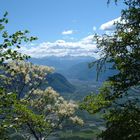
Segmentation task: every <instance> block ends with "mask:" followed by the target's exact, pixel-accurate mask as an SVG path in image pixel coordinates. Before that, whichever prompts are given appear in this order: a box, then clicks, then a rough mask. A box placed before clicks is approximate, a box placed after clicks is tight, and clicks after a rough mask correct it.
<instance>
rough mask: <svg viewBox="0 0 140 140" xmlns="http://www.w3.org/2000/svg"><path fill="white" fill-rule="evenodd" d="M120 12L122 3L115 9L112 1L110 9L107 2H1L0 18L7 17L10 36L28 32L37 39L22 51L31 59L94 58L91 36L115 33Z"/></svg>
mask: <svg viewBox="0 0 140 140" xmlns="http://www.w3.org/2000/svg"><path fill="white" fill-rule="evenodd" d="M122 8H124V5H123V3H122V2H121V0H120V1H119V2H118V4H117V5H115V3H114V2H113V0H112V2H111V3H110V5H107V0H0V9H1V10H0V15H1V16H2V14H3V13H4V12H5V11H8V13H9V15H8V18H9V24H8V25H7V30H8V31H9V32H10V33H13V32H15V31H17V30H25V29H28V30H29V31H30V34H31V35H34V36H37V37H38V40H37V41H36V42H34V43H33V44H27V45H26V46H24V47H23V48H22V52H23V53H27V54H29V55H31V56H33V57H45V56H51V55H56V56H65V55H72V56H92V55H94V51H96V49H97V48H96V44H95V43H94V42H93V34H94V33H98V34H102V33H103V32H108V31H110V30H112V29H114V27H113V26H112V25H113V21H114V19H115V20H118V19H119V17H120V15H121V10H122ZM95 55H96V54H95ZM95 57H98V56H95Z"/></svg>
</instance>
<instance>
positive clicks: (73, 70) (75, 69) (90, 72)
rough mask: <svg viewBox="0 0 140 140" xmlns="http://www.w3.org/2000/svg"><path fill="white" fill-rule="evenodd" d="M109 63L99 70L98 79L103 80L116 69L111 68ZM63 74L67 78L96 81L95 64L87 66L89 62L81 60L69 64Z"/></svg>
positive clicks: (114, 72)
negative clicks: (80, 61) (103, 69)
mask: <svg viewBox="0 0 140 140" xmlns="http://www.w3.org/2000/svg"><path fill="white" fill-rule="evenodd" d="M110 68H111V64H109V63H108V64H106V70H105V71H103V72H101V73H100V75H99V77H98V81H100V82H103V81H105V80H107V79H108V77H110V76H112V75H115V74H116V73H117V71H116V70H111V69H110ZM64 75H65V76H66V77H67V78H68V79H78V80H82V81H96V80H97V66H96V65H95V66H94V67H92V68H89V62H82V63H79V64H76V65H73V66H71V67H70V68H69V69H68V70H67V72H66V73H64Z"/></svg>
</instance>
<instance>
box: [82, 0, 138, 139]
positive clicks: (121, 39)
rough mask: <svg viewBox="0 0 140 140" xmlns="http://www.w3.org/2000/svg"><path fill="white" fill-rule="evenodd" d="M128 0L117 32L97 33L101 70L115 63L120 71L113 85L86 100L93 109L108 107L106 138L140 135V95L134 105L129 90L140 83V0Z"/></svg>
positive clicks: (89, 109)
mask: <svg viewBox="0 0 140 140" xmlns="http://www.w3.org/2000/svg"><path fill="white" fill-rule="evenodd" d="M124 3H125V5H126V6H127V9H124V10H122V13H121V18H120V21H118V22H116V23H115V26H116V29H115V31H114V33H113V34H104V35H102V36H98V35H96V36H95V38H96V40H97V47H98V48H99V50H100V51H101V52H102V54H101V59H100V60H98V61H97V62H96V63H94V65H95V64H97V67H98V70H99V72H100V71H101V70H102V69H103V68H104V66H105V65H106V64H107V63H111V64H112V69H116V70H117V71H118V73H117V74H115V75H114V76H111V77H109V79H108V80H107V81H108V83H109V86H108V85H107V86H106V87H104V89H105V90H104V91H103V92H99V94H98V95H97V96H95V97H94V96H90V97H87V98H86V99H85V101H84V102H83V108H85V109H86V110H87V111H89V112H90V113H95V112H96V111H101V110H102V109H105V108H107V110H106V111H107V115H106V117H105V118H106V120H107V126H106V127H107V129H106V130H105V131H104V132H103V133H102V135H101V137H102V138H103V139H105V140H108V139H111V140H118V139H119V140H126V139H131V140H133V139H139V138H140V136H139V134H140V130H139V129H138V128H139V115H140V112H139V109H140V104H138V102H139V100H138V99H136V100H135V105H133V100H132V99H131V98H128V92H129V90H130V89H131V88H134V89H137V88H138V86H139V83H140V18H139V15H140V1H139V0H124ZM138 96H139V95H138V94H137V97H138ZM122 99H123V100H122ZM88 101H89V102H88ZM106 102H109V105H108V103H107V104H106ZM128 102H129V104H128ZM108 112H109V113H108ZM136 123H137V125H136ZM116 133H117V134H116ZM114 134H115V135H114Z"/></svg>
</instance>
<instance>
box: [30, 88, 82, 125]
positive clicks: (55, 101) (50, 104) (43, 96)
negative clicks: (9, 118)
mask: <svg viewBox="0 0 140 140" xmlns="http://www.w3.org/2000/svg"><path fill="white" fill-rule="evenodd" d="M34 95H35V96H36V98H34V99H33V100H32V103H31V104H32V107H35V108H36V109H38V110H42V111H43V112H44V114H47V115H48V116H46V118H47V121H48V122H51V123H52V124H55V123H56V124H57V122H58V121H59V120H60V118H66V119H68V120H70V121H72V122H73V123H75V124H78V125H83V120H82V119H80V118H79V117H78V116H75V112H76V110H77V109H78V105H77V103H75V102H74V101H72V100H71V101H66V100H65V99H64V98H63V97H62V96H60V95H59V93H57V92H56V91H54V90H53V89H52V88H51V87H49V88H47V89H46V90H45V91H43V90H39V89H37V90H35V91H34ZM54 120H55V121H54ZM52 127H53V126H52Z"/></svg>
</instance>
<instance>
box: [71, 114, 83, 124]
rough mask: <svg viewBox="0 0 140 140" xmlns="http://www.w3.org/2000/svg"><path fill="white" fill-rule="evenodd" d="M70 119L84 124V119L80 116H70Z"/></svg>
mask: <svg viewBox="0 0 140 140" xmlns="http://www.w3.org/2000/svg"><path fill="white" fill-rule="evenodd" d="M70 120H72V122H73V123H75V124H79V125H83V124H84V121H83V120H82V119H81V118H79V117H78V116H74V117H70Z"/></svg>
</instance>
